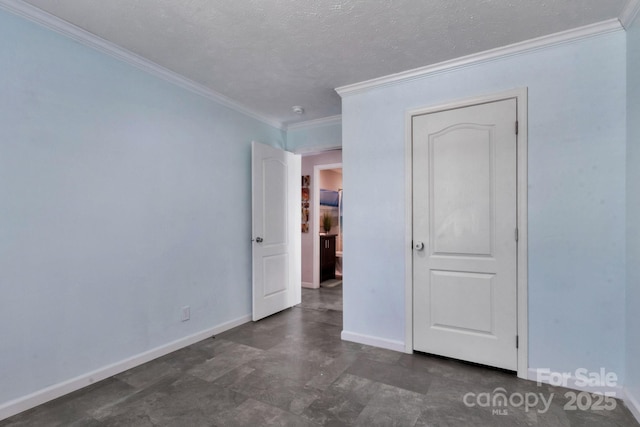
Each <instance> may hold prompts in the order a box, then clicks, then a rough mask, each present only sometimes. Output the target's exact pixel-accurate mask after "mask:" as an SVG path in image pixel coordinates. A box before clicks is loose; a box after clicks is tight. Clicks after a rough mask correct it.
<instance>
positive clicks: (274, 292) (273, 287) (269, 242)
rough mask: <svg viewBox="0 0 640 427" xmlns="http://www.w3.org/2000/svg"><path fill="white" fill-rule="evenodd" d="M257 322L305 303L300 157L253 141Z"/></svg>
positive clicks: (255, 309)
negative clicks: (302, 276) (302, 300)
mask: <svg viewBox="0 0 640 427" xmlns="http://www.w3.org/2000/svg"><path fill="white" fill-rule="evenodd" d="M251 151H252V209H253V227H252V228H253V231H252V233H253V238H252V242H253V320H254V321H255V320H259V319H262V318H263V317H266V316H269V315H271V314H274V313H277V312H278V311H281V310H284V309H285V308H289V307H292V306H293V305H295V304H300V298H301V290H300V288H301V278H300V264H301V259H300V221H301V214H300V212H301V211H300V176H301V175H300V174H301V170H300V156H297V155H295V154H292V153H288V152H286V151H283V150H279V149H277V148H274V147H271V146H268V145H264V144H260V143H257V142H253V143H252V146H251Z"/></svg>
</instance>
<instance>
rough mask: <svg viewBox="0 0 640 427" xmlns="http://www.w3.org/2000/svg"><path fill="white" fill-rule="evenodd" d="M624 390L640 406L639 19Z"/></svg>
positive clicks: (630, 57) (631, 64)
mask: <svg viewBox="0 0 640 427" xmlns="http://www.w3.org/2000/svg"><path fill="white" fill-rule="evenodd" d="M626 387H627V388H628V390H629V391H630V393H631V394H632V395H633V397H634V398H635V400H636V402H638V403H640V17H638V18H636V20H635V23H634V24H633V25H632V26H631V28H628V29H627V375H626ZM639 409H640V408H639Z"/></svg>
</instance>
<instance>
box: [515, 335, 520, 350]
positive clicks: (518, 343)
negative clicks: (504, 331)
mask: <svg viewBox="0 0 640 427" xmlns="http://www.w3.org/2000/svg"><path fill="white" fill-rule="evenodd" d="M516 348H520V337H519V336H518V335H516Z"/></svg>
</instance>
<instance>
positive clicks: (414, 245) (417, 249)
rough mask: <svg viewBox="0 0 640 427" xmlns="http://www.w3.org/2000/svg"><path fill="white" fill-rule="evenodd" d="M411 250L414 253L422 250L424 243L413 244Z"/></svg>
mask: <svg viewBox="0 0 640 427" xmlns="http://www.w3.org/2000/svg"><path fill="white" fill-rule="evenodd" d="M413 249H415V250H416V251H421V250H423V249H424V243H422V242H415V243H414V244H413Z"/></svg>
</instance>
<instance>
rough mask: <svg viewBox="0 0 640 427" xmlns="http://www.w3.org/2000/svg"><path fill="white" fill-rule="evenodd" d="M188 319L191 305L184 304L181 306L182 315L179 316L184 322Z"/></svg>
mask: <svg viewBox="0 0 640 427" xmlns="http://www.w3.org/2000/svg"><path fill="white" fill-rule="evenodd" d="M189 319H191V307H190V306H188V305H185V306H184V307H182V316H181V317H180V320H182V321H183V322H186V321H187V320H189Z"/></svg>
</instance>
